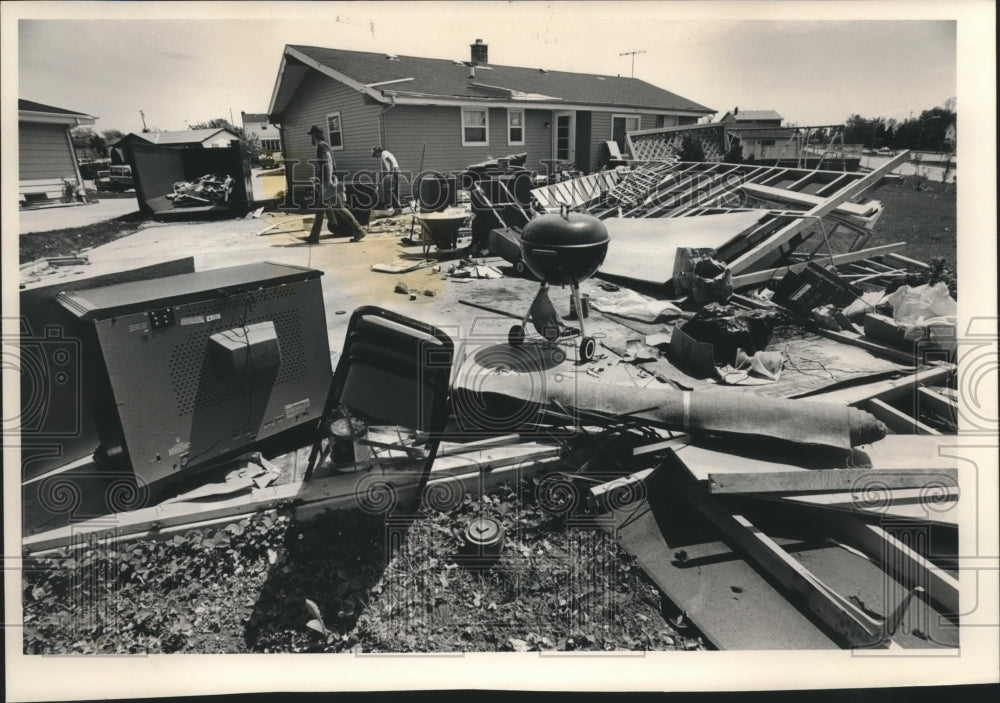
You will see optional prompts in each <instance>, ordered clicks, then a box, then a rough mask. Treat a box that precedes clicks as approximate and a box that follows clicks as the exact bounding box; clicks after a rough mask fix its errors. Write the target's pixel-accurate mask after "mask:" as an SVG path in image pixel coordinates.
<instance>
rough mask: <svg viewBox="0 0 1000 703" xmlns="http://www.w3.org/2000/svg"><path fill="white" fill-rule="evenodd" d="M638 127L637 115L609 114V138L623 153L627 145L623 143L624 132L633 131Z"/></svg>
mask: <svg viewBox="0 0 1000 703" xmlns="http://www.w3.org/2000/svg"><path fill="white" fill-rule="evenodd" d="M638 129H639V115H612V116H611V138H612V139H614V140H615V142H617V143H618V150H619V151H621V152H622V153H623V154H624V153H625V149H626V148H627V145H626V144H625V133H626V132H635V131H637V130H638Z"/></svg>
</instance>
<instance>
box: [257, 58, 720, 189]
mask: <svg viewBox="0 0 1000 703" xmlns="http://www.w3.org/2000/svg"><path fill="white" fill-rule="evenodd" d="M470 48H471V58H470V60H469V61H450V60H446V59H429V58H421V57H416V56H395V55H392V54H380V53H372V52H361V51H342V50H339V49H324V48H320V47H313V46H292V45H288V46H286V47H285V50H284V54H283V56H282V59H281V66H280V68H279V70H278V76H277V79H276V81H275V84H274V90H273V92H272V95H271V102H270V106H269V108H268V118H269V120H270V122H271V124H276V125H278V126H279V127H280V130H281V138H282V144H283V145H284V149H285V153H284V155H285V159H286V161H287V160H296V161H298V164H299V165H298V166H297V167H296V168H294V169H292V168H289V169H286V178H287V179H293V178H294V180H295V181H303V180H308V178H309V177H310V175H311V169H312V167H311V165H309V164H308V161H309V160H310V159H313V158H314V157H315V148H314V147H313V146H311V143H310V140H309V137H308V136H307V134H306V133H307V131H308V129H309V127H310V126H311V125H314V124H315V125H320V126H321V127H323V129H324V130H326V132H327V135H328V137H329V139H330V144H331V146H332V147H333V149H334V154H335V156H336V159H337V168H338V170H340V171H346V172H348V173H357V172H358V171H372V170H375V169H376V168H377V161H376V160H375V159H373V158H372V156H371V149H372V147H373V146H377V145H378V146H383V147H385V148H387V149H389V150H390V151H392V152H393V154H395V155H396V157H397V159H398V160H399V164H400V170H401V171H403V172H404V173H407V172H412V173H413V174H414V175H415V174H416V173H417V172H418V171H419V170H420V163H421V158H423V167H424V170H433V171H437V172H440V173H454V172H456V171H461V170H462V169H464V168H465V167H466V166H468V165H469V164H474V163H477V162H480V161H484V160H486V159H489V158H496V157H501V156H505V155H507V154H518V153H524V152H527V154H528V158H527V162H526V164H525V165H526V166H527V168H529V169H532V170H537V171H538V172H541V173H544V172H545V169H546V165H545V163H544V162H545V161H546V160H558V161H561V162H567V163H572V164H574V165H575V166H576V168H578V169H580V170H581V171H584V172H591V171H594V170H597V169H598V164H599V162H600V160H601V158H602V153H603V145H604V143H605V142H608V141H611V140H613V139H618V140H620V141H621V143H622V144H624V135H625V132H626V131H632V130H636V129H653V128H656V127H670V126H678V125H685V124H694V123H696V122H697V121H698V119H699V118H701V117H704V116H706V115H711V114H713V113H714V112H715V111H714V110H712V109H710V108H707V107H705V106H703V105H699V104H698V103H696V102H693V101H691V100H688V99H687V98H683V97H681V96H679V95H676V94H674V93H671V92H670V91H668V90H664V89H662V88H658V87H656V86H654V85H651V84H650V83H646V82H645V81H641V80H638V79H635V78H622V77H618V76H607V75H603V76H602V75H594V74H588V73H570V72H566V71H547V70H545V69H542V68H525V67H517V66H501V65H495V64H492V63H490V62H489V60H488V55H487V45H486V44H484V43H482V42H481V41H480V40H476V43H475V44H472V45H471V47H470ZM401 189H402V190H403V191H404V192H405V191H406V190H408V184H401Z"/></svg>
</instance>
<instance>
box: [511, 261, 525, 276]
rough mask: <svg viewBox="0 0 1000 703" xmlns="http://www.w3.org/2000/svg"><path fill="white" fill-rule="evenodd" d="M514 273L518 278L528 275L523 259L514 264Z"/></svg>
mask: <svg viewBox="0 0 1000 703" xmlns="http://www.w3.org/2000/svg"><path fill="white" fill-rule="evenodd" d="M514 273H516V274H517V275H518V276H524V275H525V274H526V273H528V267H527V266H526V265H525V263H524V259H518V260H517V261H515V262H514Z"/></svg>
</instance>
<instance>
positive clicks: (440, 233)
mask: <svg viewBox="0 0 1000 703" xmlns="http://www.w3.org/2000/svg"><path fill="white" fill-rule="evenodd" d="M414 217H415V218H416V220H417V222H419V223H420V240H421V242H422V243H423V245H424V254H427V252H428V251H430V248H431V245H433V246H435V247H437V248H438V249H441V250H450V249H456V248H458V230H459V229H461V228H462V225H463V224H465V221H466V220H467V219H468V218H469V214H468V213H467V212H465V211H464V210H456V209H453V208H449V209H447V210H445V211H444V212H421V213H416V214H415V215H414Z"/></svg>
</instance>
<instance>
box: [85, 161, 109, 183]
mask: <svg viewBox="0 0 1000 703" xmlns="http://www.w3.org/2000/svg"><path fill="white" fill-rule="evenodd" d="M110 165H111V159H98V160H96V161H81V162H80V175H81V176H82V177H83V178H86V179H87V180H93V179H94V178H96V177H97V175H98V173H99V172H100V171H106V170H107V169H108V167H109V166H110Z"/></svg>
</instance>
